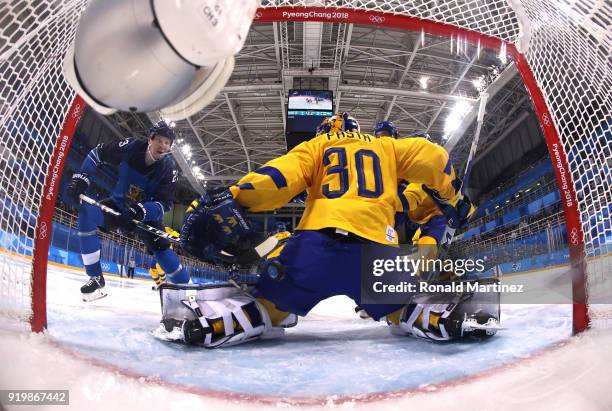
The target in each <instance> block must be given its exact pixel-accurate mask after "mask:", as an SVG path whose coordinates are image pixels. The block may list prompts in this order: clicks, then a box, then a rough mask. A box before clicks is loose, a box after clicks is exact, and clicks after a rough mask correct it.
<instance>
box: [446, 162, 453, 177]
mask: <svg viewBox="0 0 612 411" xmlns="http://www.w3.org/2000/svg"><path fill="white" fill-rule="evenodd" d="M452 170H453V163H451V160H450V158H449V159H448V162H447V163H446V167H444V173H445V174H446V175H449V176H450V175H451V171H452Z"/></svg>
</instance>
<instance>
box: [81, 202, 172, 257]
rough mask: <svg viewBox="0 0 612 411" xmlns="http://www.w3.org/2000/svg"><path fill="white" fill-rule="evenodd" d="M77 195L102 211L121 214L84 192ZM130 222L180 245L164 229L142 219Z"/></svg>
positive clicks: (116, 214) (116, 215)
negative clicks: (152, 225)
mask: <svg viewBox="0 0 612 411" xmlns="http://www.w3.org/2000/svg"><path fill="white" fill-rule="evenodd" d="M79 197H80V198H81V201H85V202H86V203H88V204H91V205H94V206H96V207H99V208H100V210H102V211H104V212H105V213H107V214H110V215H113V216H115V217H119V216H120V215H121V213H120V212H118V211H117V210H115V209H114V208H111V207H109V206H107V205H104V204H102V203H100V202H99V201H96V200H94V199H93V198H90V197H87V196H86V195H85V194H81V195H80V196H79ZM132 222H133V223H134V224H135V225H136V227H138V228H140V229H141V230H144V231H147V232H149V233H151V234H153V235H156V236H158V237H161V238H165V239H166V240H168V241H170V242H171V243H172V244H176V245H180V243H179V240H177V239H176V238H174V237H173V236H171V235H170V234H168V233H166V232H165V231H162V230H160V229H159V228H155V227H151V226H150V225H148V224H145V223H143V222H142V221H138V220H132Z"/></svg>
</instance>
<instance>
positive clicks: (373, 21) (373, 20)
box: [370, 16, 385, 24]
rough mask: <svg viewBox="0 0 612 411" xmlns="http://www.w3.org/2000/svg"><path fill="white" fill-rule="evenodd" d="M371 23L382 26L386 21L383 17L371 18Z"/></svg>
mask: <svg viewBox="0 0 612 411" xmlns="http://www.w3.org/2000/svg"><path fill="white" fill-rule="evenodd" d="M370 21H371V22H372V23H376V24H380V23H383V22H384V21H385V18H384V17H382V16H370Z"/></svg>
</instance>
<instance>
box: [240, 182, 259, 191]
mask: <svg viewBox="0 0 612 411" xmlns="http://www.w3.org/2000/svg"><path fill="white" fill-rule="evenodd" d="M238 188H239V189H241V190H255V187H254V186H253V184H251V183H244V184H239V185H238Z"/></svg>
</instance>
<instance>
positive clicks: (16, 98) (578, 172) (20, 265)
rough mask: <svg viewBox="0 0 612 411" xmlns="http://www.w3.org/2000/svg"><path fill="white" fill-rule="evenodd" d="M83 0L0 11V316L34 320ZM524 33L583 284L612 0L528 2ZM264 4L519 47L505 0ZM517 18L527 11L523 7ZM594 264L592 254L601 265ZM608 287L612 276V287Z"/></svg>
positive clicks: (606, 158) (607, 104)
mask: <svg viewBox="0 0 612 411" xmlns="http://www.w3.org/2000/svg"><path fill="white" fill-rule="evenodd" d="M85 3H86V1H85V0H81V1H63V2H58V1H52V0H48V1H42V0H41V1H37V2H30V1H13V2H10V3H7V2H2V3H1V4H0V16H1V17H0V153H1V157H0V170H1V171H0V173H1V179H2V188H3V190H2V193H0V219H1V227H0V251H1V252H0V310H3V311H4V312H11V313H13V314H17V315H20V316H23V317H26V316H27V315H29V314H30V312H29V310H30V308H29V307H30V295H31V286H30V270H31V268H30V266H31V262H30V256H31V253H32V247H33V233H34V228H35V221H36V218H37V215H38V209H39V205H40V202H41V193H42V188H43V184H44V178H45V175H46V173H47V169H48V166H49V161H50V156H51V153H52V151H53V147H54V145H55V143H56V141H57V138H58V133H59V129H60V127H61V125H62V122H63V119H64V116H65V113H66V112H67V109H68V107H69V105H70V102H71V100H72V98H73V92H72V91H71V90H70V88H69V87H68V86H67V84H66V83H65V82H64V80H63V77H62V74H61V60H62V57H63V55H64V53H65V51H66V49H67V47H68V45H69V44H70V43H71V41H72V39H73V36H74V31H75V29H76V23H77V19H78V16H79V15H80V13H81V11H82V8H83V6H84V4H85ZM512 3H520V4H519V6H522V7H518V8H517V10H519V9H521V10H523V9H524V13H525V15H526V17H527V19H528V21H529V27H530V30H531V37H530V42H529V49H528V52H527V60H528V62H529V64H530V66H531V68H532V71H533V74H534V75H535V78H536V81H537V83H538V85H539V87H540V89H541V90H542V92H543V95H544V99H545V101H546V103H547V105H548V107H549V110H550V112H551V115H552V120H553V123H554V125H555V127H556V129H557V131H558V133H559V135H560V137H561V142H562V145H563V147H562V148H563V151H564V152H565V153H566V154H567V159H568V161H569V169H570V172H571V176H572V180H573V183H574V188H575V190H576V193H577V197H578V203H579V209H580V215H581V218H582V226H583V231H584V239H585V243H586V253H587V255H588V256H589V257H590V260H589V279H596V278H598V279H599V280H601V281H603V280H607V279H608V278H607V277H608V276H609V275H610V273H612V267H611V263H610V260H611V259H610V258H609V257H608V258H606V257H605V256H606V255H607V254H609V252H610V242H611V239H612V228H611V218H610V213H611V212H612V210H611V207H612V205H611V204H612V190H611V185H612V184H611V183H612V173H611V172H610V167H612V155H611V151H612V149H611V144H612V143H611V142H612V137H611V134H610V133H611V131H610V124H611V123H612V119H611V118H610V112H611V110H610V108H611V95H610V90H612V84H611V83H612V80H611V78H612V76H611V75H610V70H611V69H610V67H611V65H610V55H611V47H610V46H611V44H612V41H611V33H610V31H609V29H608V27H609V26H610V22H611V19H612V10H611V6H610V3H609V2H603V1H599V2H596V1H589V0H582V1H562V0H557V1H553V0H524V1H522V2H518V1H514V0H513V1H512ZM262 7H264V8H274V7H296V10H299V9H300V8H302V9H304V8H305V7H327V8H334V7H342V8H348V9H361V10H375V11H379V12H386V13H394V14H400V15H407V16H416V17H420V18H423V19H428V20H432V21H435V22H439V23H445V24H449V25H453V26H458V27H461V28H465V29H469V30H472V31H475V32H479V33H482V34H485V35H489V36H494V37H497V38H500V39H502V40H505V41H508V42H516V41H517V40H518V39H519V36H520V35H521V31H520V28H519V23H518V21H519V18H521V15H518V14H516V13H515V11H514V10H515V8H516V6H515V8H513V7H510V6H509V5H508V1H506V0H463V1H459V0H454V1H440V0H426V1H399V0H389V1H367V0H327V1H322V0H319V1H317V0H298V1H290V0H264V1H263V4H262ZM518 13H522V11H518ZM596 257H598V258H596ZM608 283H609V281H608Z"/></svg>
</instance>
